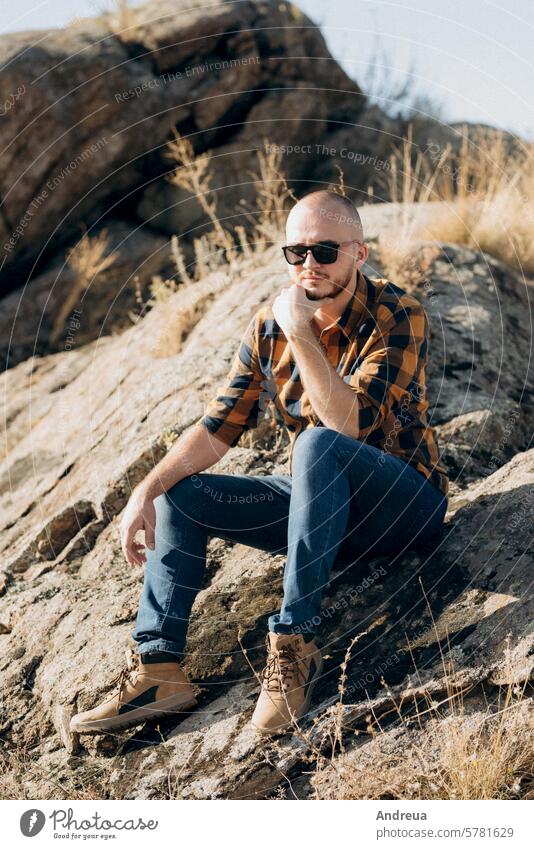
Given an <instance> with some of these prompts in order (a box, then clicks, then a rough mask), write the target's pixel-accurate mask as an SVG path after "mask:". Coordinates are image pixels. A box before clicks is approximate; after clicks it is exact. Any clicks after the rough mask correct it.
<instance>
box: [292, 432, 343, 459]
mask: <svg viewBox="0 0 534 849" xmlns="http://www.w3.org/2000/svg"><path fill="white" fill-rule="evenodd" d="M342 440H343V434H342V433H340V432H339V431H337V430H333V428H330V427H308V428H306V430H304V431H302V433H301V434H299V436H298V437H297V440H296V442H295V447H294V449H293V451H294V462H297V463H302V462H304V463H307V464H308V463H312V464H314V465H315V463H317V462H320V461H321V460H324V462H331V460H332V455H333V452H335V450H336V442H337V444H339V443H340V442H341V441H342Z"/></svg>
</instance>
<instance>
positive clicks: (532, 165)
mask: <svg viewBox="0 0 534 849" xmlns="http://www.w3.org/2000/svg"><path fill="white" fill-rule="evenodd" d="M414 151H415V152H414ZM390 164H391V168H390V170H389V171H388V172H387V175H386V177H385V179H387V183H388V189H389V192H390V195H391V198H392V201H393V202H395V203H399V204H403V206H402V207H401V209H400V213H399V218H398V222H397V224H396V225H395V227H394V228H392V230H391V232H389V233H388V234H384V235H383V236H382V237H381V238H380V239H379V245H378V251H379V256H380V260H381V263H382V265H383V267H384V269H385V270H386V273H387V274H388V276H391V277H395V278H397V279H399V278H403V277H407V278H408V279H413V277H414V274H413V270H412V271H410V270H409V269H408V271H405V267H406V265H407V263H409V261H410V254H411V251H412V248H413V243H414V241H415V240H418V239H429V240H433V241H435V242H436V243H439V244H441V243H445V242H449V243H454V244H458V245H465V246H467V247H469V248H472V249H475V250H482V251H486V252H487V253H490V254H491V255H492V256H494V257H496V258H497V259H500V260H502V261H503V262H505V263H507V264H509V265H511V266H512V267H515V268H517V269H519V270H521V271H523V272H524V273H525V274H527V275H530V274H533V273H534V240H533V239H532V235H533V231H534V201H533V200H532V198H533V197H534V145H532V144H529V145H523V146H522V147H520V146H519V145H515V146H514V147H513V148H512V146H511V144H510V142H509V141H508V140H506V138H505V137H504V136H503V134H502V133H500V132H499V131H497V130H495V131H492V130H488V129H479V130H477V131H476V132H475V134H474V135H473V138H469V135H468V130H467V128H464V134H463V138H462V144H461V147H460V150H459V151H458V152H457V153H453V151H452V148H451V145H450V144H447V145H446V146H444V147H443V148H440V147H439V146H438V145H429V146H428V147H427V149H426V150H425V151H421V150H415V148H414V145H413V142H412V134H411V132H409V133H408V137H407V138H406V139H405V140H404V143H403V145H402V146H401V147H400V148H395V150H394V152H393V154H392V155H391V157H390ZM436 201H439V202H440V203H439V205H438V204H435V208H433V202H436ZM419 204H427V205H426V206H425V207H421V208H420V209H418V205H419ZM429 204H430V205H429Z"/></svg>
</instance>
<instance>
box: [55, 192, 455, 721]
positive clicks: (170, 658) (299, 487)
mask: <svg viewBox="0 0 534 849" xmlns="http://www.w3.org/2000/svg"><path fill="white" fill-rule="evenodd" d="M286 240H287V245H286V246H284V248H283V250H284V255H285V257H286V261H287V263H288V272H289V276H290V285H289V286H288V287H287V288H284V289H283V290H282V291H281V292H280V293H279V294H278V295H277V296H276V297H275V298H274V300H273V303H272V304H269V305H266V306H263V307H261V308H260V309H259V310H258V311H257V312H256V314H255V315H254V316H253V318H252V319H251V321H250V323H249V325H248V327H247V330H246V332H245V335H244V337H243V339H242V341H241V344H240V346H239V348H238V350H237V352H236V354H235V357H234V360H233V363H232V366H231V369H230V372H229V374H228V377H227V381H226V385H225V387H224V388H223V389H222V391H221V392H220V393H219V394H218V396H217V397H216V398H214V399H213V400H212V401H211V402H210V403H209V404H208V406H207V408H206V410H205V415H204V416H203V418H202V419H201V421H200V422H199V424H198V425H197V426H196V427H195V428H193V429H191V430H190V431H189V432H187V433H186V434H184V435H183V436H182V437H181V438H180V439H179V440H178V441H177V443H176V444H175V445H174V446H173V448H172V449H171V451H169V453H168V454H167V456H166V457H164V458H163V459H162V460H161V462H160V463H159V464H158V465H157V466H156V467H155V468H154V469H153V470H152V471H151V472H150V473H149V474H148V475H147V477H146V478H145V479H144V480H143V481H142V483H141V484H139V486H137V487H136V489H135V490H134V492H133V493H132V496H131V498H130V500H129V502H128V505H127V507H126V510H125V512H124V516H123V519H122V523H121V539H122V545H123V550H124V553H125V556H126V558H127V560H128V562H129V563H130V564H132V565H133V564H137V565H141V564H143V563H145V576H144V587H143V593H142V597H141V603H140V607H139V611H138V615H137V622H136V628H135V630H134V631H133V633H132V636H133V638H134V640H135V641H136V643H137V647H138V652H139V654H140V658H139V669H137V670H134V671H132V672H130V673H126V672H123V673H122V674H121V681H120V686H119V688H118V690H117V691H116V692H114V693H113V694H112V695H111V696H110V698H108V699H107V700H106V701H104V702H103V703H102V704H100V705H98V706H97V707H96V708H94V709H93V710H90V711H86V712H84V713H81V714H78V715H77V716H75V717H73V719H72V722H71V728H72V729H73V730H76V731H78V732H86V731H87V732H89V731H93V732H94V731H106V730H116V729H118V728H122V727H124V726H126V725H130V724H133V723H139V722H141V721H143V720H145V719H149V718H151V717H159V716H161V715H162V714H165V713H175V712H180V711H188V710H190V709H191V708H192V707H194V705H195V703H196V699H195V695H194V691H193V689H192V687H191V684H190V683H189V681H188V679H187V676H186V675H185V673H184V672H183V670H182V669H181V666H180V662H181V661H182V660H183V657H184V649H185V642H186V633H187V625H188V620H189V614H190V611H191V607H192V605H193V602H194V599H195V596H196V594H197V592H198V591H199V589H200V588H201V586H202V582H203V575H204V568H205V563H206V545H207V541H208V538H209V537H210V536H217V537H222V538H224V539H228V540H233V541H237V542H240V543H244V544H246V545H250V546H252V547H256V548H260V549H264V550H266V551H270V552H277V553H280V552H284V553H286V554H287V560H286V564H285V569H284V582H283V590H284V592H283V601H282V605H281V608H280V611H279V612H278V613H273V615H271V616H270V617H269V620H268V634H267V652H268V653H267V662H266V664H265V667H264V669H263V672H262V677H261V682H262V683H261V688H260V694H259V699H258V702H257V705H256V708H255V710H254V714H253V716H252V723H253V725H254V726H255V727H256V728H257V729H258V730H259V731H260V732H263V733H266V734H270V733H277V732H280V731H284V730H285V729H287V728H288V727H289V726H290V725H291V724H292V721H294V720H297V719H299V718H300V717H303V716H304V715H305V713H306V712H307V710H308V708H309V705H310V700H311V696H312V693H313V689H314V686H315V684H316V682H317V680H318V678H319V676H320V675H321V670H322V658H321V652H320V650H319V648H318V646H317V643H316V633H317V631H318V626H319V624H320V622H321V617H320V609H321V594H322V590H323V588H324V586H325V585H326V584H327V583H328V580H329V577H330V573H331V569H332V565H333V563H334V561H335V559H336V556H337V554H338V552H339V550H340V548H341V547H342V546H343V549H344V551H345V552H349V553H353V554H356V555H359V554H362V553H365V554H369V553H373V554H385V553H398V552H400V551H402V550H404V549H406V548H410V547H414V546H415V545H416V544H417V545H419V544H425V543H427V542H430V541H432V540H435V539H436V538H437V537H438V536H439V534H440V532H441V530H442V526H443V519H444V516H445V512H446V509H447V493H448V478H447V474H446V471H445V469H444V467H443V466H441V465H440V464H439V455H438V449H437V442H436V439H435V434H434V431H433V428H432V427H431V426H430V425H429V422H428V419H427V409H428V402H427V400H426V398H425V366H426V363H427V359H428V322H427V317H426V313H425V311H424V309H423V307H422V305H421V304H420V303H419V301H417V300H416V299H415V298H414V297H412V296H410V295H408V294H407V293H406V292H404V290H403V289H401V288H400V287H398V286H396V285H394V284H393V283H390V282H388V281H387V280H371V279H370V278H368V277H367V276H365V275H364V274H363V273H362V272H361V270H360V269H361V267H362V265H363V264H364V262H365V261H366V259H367V257H368V247H367V245H365V243H364V238H363V232H362V225H361V221H360V216H359V214H358V211H357V209H356V208H355V207H354V205H353V204H352V203H351V202H350V201H349V200H348V199H346V198H344V197H342V196H341V195H339V194H336V193H334V192H330V191H318V192H312V193H310V194H308V195H306V196H305V197H304V198H302V199H301V200H300V201H299V202H298V203H297V204H296V205H295V206H294V207H293V208H292V210H291V211H290V213H289V215H288V219H287V226H286ZM267 398H272V400H273V402H274V403H275V405H276V407H277V408H278V410H279V412H280V414H281V416H282V417H283V420H284V422H285V424H286V426H287V429H288V433H289V437H290V458H289V474H288V475H263V476H262V475H258V476H255V475H217V474H199V472H202V471H203V470H205V469H206V468H208V467H209V466H211V465H213V464H214V463H216V462H217V461H218V460H219V459H220V458H221V457H222V456H223V455H224V454H225V453H226V451H227V450H228V449H229V447H230V446H233V445H235V444H236V443H237V442H238V440H239V438H240V436H241V434H242V433H243V432H244V431H245V430H247V429H249V428H252V427H255V426H256V425H257V423H258V421H259V418H260V416H261V412H262V410H263V409H264V408H265V400H266V399H267ZM139 530H143V531H144V533H145V545H143V544H141V543H139V542H136V541H135V535H136V533H137V532H138V531H139ZM145 549H146V550H145Z"/></svg>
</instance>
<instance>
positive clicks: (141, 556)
mask: <svg viewBox="0 0 534 849" xmlns="http://www.w3.org/2000/svg"><path fill="white" fill-rule="evenodd" d="M155 528H156V508H155V507H154V499H153V498H151V497H150V496H148V495H147V494H146V493H144V492H143V490H134V491H133V492H132V494H131V496H130V500H129V501H128V504H127V505H126V508H125V510H124V513H123V516H122V519H121V523H120V533H121V545H122V550H123V552H124V556H125V557H126V560H127V561H128V563H129V564H130V566H142V565H143V564H144V563H145V561H146V554H145V547H146V548H151V549H153V548H154V547H155ZM138 531H144V532H145V543H144V544H142V543H139V542H136V541H135V535H136V534H137V532H138Z"/></svg>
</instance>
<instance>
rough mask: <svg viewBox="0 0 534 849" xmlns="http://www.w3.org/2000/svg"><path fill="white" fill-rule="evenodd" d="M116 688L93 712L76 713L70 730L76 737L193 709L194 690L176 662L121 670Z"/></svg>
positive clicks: (149, 664)
mask: <svg viewBox="0 0 534 849" xmlns="http://www.w3.org/2000/svg"><path fill="white" fill-rule="evenodd" d="M118 685H119V686H118V689H117V690H116V691H114V692H113V693H112V694H111V696H108V698H107V699H105V700H104V701H103V702H101V704H99V705H97V706H96V707H94V708H93V709H92V710H86V711H84V712H83V713H77V714H76V716H73V717H72V719H71V721H70V730H71V731H77V732H78V734H86V733H89V734H95V733H99V732H102V733H105V732H106V731H118V730H120V729H121V728H127V727H128V726H129V725H139V724H140V723H141V722H145V721H146V720H149V719H155V718H159V717H163V716H166V715H167V714H170V713H179V712H180V711H185V710H188V709H189V708H193V707H195V705H196V703H197V700H196V697H195V694H194V692H193V688H192V687H191V684H190V683H189V680H188V678H187V676H186V675H185V673H184V672H183V671H182V670H181V668H180V664H179V663H178V661H170V662H166V663H154V662H150V663H143V662H142V661H141V658H139V667H138V669H128V670H123V671H122V672H121V673H120V675H119V676H118Z"/></svg>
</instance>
